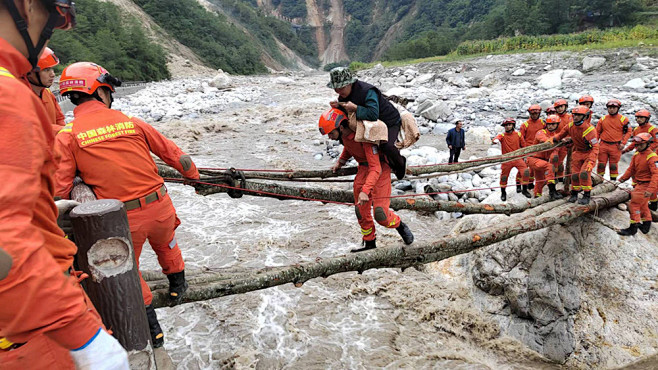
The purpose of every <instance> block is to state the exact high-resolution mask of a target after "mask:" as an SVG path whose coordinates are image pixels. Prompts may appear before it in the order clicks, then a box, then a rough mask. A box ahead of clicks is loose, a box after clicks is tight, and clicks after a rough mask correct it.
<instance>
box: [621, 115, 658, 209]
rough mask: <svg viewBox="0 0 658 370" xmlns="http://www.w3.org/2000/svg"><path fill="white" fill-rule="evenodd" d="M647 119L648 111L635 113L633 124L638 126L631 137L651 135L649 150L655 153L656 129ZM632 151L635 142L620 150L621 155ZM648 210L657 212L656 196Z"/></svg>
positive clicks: (657, 201) (657, 142) (656, 143)
mask: <svg viewBox="0 0 658 370" xmlns="http://www.w3.org/2000/svg"><path fill="white" fill-rule="evenodd" d="M649 119H651V112H649V111H648V110H646V109H640V110H639V111H637V112H635V122H637V124H638V126H637V127H636V128H635V129H633V133H632V136H637V135H639V134H641V133H643V132H646V133H648V134H649V135H651V138H652V140H651V144H649V149H650V150H651V151H653V152H655V151H656V149H657V148H658V138H657V137H656V134H658V129H656V127H655V126H654V125H652V124H650V123H649ZM633 149H635V142H634V141H633V140H630V144H628V146H627V147H626V148H625V149H624V150H622V153H628V152H630V151H631V150H633ZM649 209H650V210H652V211H656V210H658V196H654V197H653V198H652V199H651V200H650V201H649Z"/></svg>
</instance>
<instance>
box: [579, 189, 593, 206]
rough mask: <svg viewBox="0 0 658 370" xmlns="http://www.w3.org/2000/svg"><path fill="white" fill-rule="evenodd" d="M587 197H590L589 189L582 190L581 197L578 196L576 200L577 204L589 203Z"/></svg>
mask: <svg viewBox="0 0 658 370" xmlns="http://www.w3.org/2000/svg"><path fill="white" fill-rule="evenodd" d="M589 198H590V192H589V191H584V192H583V197H582V198H580V200H579V201H578V204H589Z"/></svg>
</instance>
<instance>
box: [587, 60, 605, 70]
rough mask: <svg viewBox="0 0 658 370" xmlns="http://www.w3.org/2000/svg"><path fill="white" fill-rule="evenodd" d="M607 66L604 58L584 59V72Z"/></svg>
mask: <svg viewBox="0 0 658 370" xmlns="http://www.w3.org/2000/svg"><path fill="white" fill-rule="evenodd" d="M604 64H605V58H603V57H585V58H583V71H585V72H589V71H591V70H593V69H596V68H599V67H601V66H602V65H604Z"/></svg>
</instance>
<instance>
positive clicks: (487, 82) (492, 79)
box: [480, 73, 499, 87]
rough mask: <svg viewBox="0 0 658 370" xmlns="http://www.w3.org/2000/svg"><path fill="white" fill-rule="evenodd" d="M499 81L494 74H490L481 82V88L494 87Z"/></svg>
mask: <svg viewBox="0 0 658 370" xmlns="http://www.w3.org/2000/svg"><path fill="white" fill-rule="evenodd" d="M498 82H499V81H498V79H497V78H496V76H495V75H494V74H493V73H490V74H488V75H486V76H484V77H483V78H482V81H480V87H492V86H494V85H497V84H498Z"/></svg>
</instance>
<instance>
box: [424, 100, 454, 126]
mask: <svg viewBox="0 0 658 370" xmlns="http://www.w3.org/2000/svg"><path fill="white" fill-rule="evenodd" d="M451 115H452V110H451V109H450V107H449V106H448V104H446V103H445V102H444V101H439V102H437V103H435V104H434V105H432V106H431V107H430V108H428V109H426V110H424V111H423V112H422V113H421V116H423V117H425V118H427V119H428V120H430V121H434V122H436V121H438V120H439V119H441V120H445V119H448V118H449V117H450V116H451Z"/></svg>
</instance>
